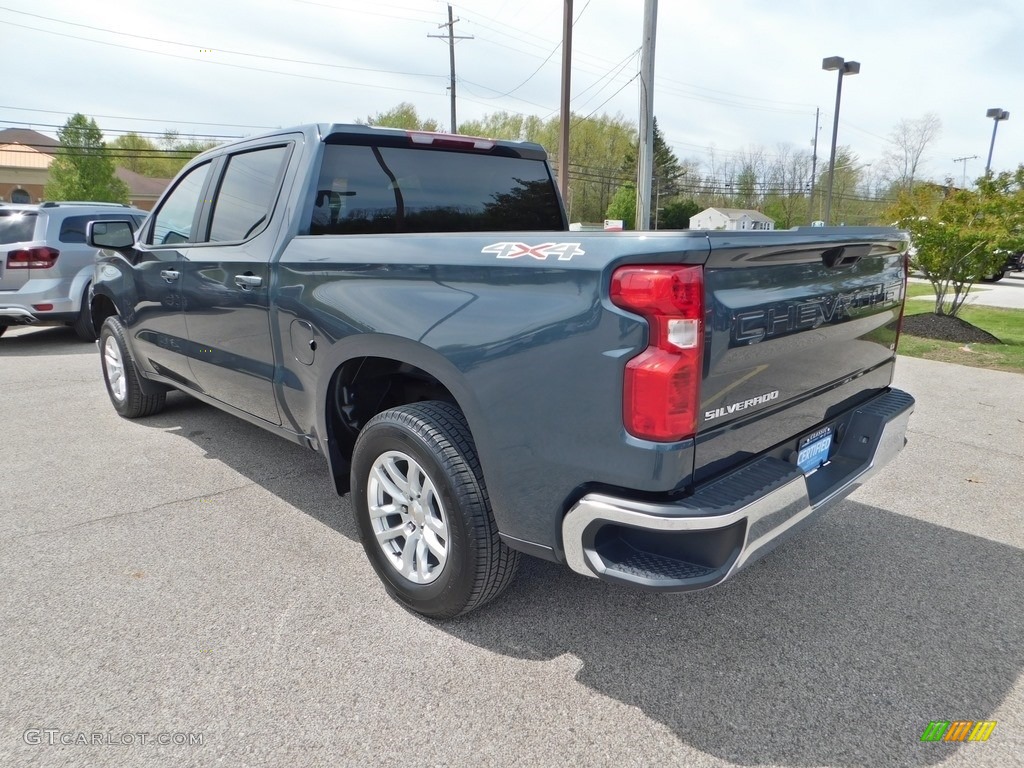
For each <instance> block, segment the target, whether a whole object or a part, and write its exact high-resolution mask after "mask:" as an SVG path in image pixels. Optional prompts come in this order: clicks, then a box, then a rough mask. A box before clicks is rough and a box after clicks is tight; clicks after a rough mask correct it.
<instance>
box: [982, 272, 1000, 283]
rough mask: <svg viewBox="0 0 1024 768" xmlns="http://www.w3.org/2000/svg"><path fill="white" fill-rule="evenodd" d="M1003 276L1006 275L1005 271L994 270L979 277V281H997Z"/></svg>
mask: <svg viewBox="0 0 1024 768" xmlns="http://www.w3.org/2000/svg"><path fill="white" fill-rule="evenodd" d="M1004 277H1006V273H1005V272H996V273H995V274H994V275H986V276H985V277H983V278H981V282H983V283H998V282H999V281H1000V280H1002V279H1003V278H1004Z"/></svg>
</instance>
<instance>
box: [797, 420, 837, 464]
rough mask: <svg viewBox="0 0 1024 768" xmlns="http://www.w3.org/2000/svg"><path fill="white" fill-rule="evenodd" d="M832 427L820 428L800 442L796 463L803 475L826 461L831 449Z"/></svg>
mask: <svg viewBox="0 0 1024 768" xmlns="http://www.w3.org/2000/svg"><path fill="white" fill-rule="evenodd" d="M832 432H833V430H832V427H831V426H828V427H822V428H821V429H819V430H817V431H816V432H813V433H811V434H810V435H808V436H807V437H805V438H803V439H802V440H801V441H800V448H799V450H798V451H797V455H796V463H797V466H798V467H800V469H802V470H803V472H804V474H808V473H810V472H813V471H814V470H816V469H817V468H818V467H820V466H821V465H822V464H824V463H825V462H826V461H827V460H828V452H829V450H830V449H831V448H832Z"/></svg>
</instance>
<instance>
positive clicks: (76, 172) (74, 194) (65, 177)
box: [43, 114, 128, 203]
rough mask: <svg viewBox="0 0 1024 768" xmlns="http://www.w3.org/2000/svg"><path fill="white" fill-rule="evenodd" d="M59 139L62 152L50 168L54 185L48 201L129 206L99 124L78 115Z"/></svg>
mask: <svg viewBox="0 0 1024 768" xmlns="http://www.w3.org/2000/svg"><path fill="white" fill-rule="evenodd" d="M57 138H58V139H60V148H59V149H58V150H57V156H56V157H54V159H53V162H52V163H51V164H50V182H49V183H48V184H47V185H46V189H45V190H44V192H43V195H44V197H46V198H47V199H48V200H97V201H102V202H114V203H126V202H128V186H127V185H126V184H125V183H124V182H123V181H121V180H120V179H119V178H117V176H115V175H114V161H113V160H112V159H111V158H110V156H109V155H108V153H107V148H106V145H105V144H104V143H103V134H102V133H101V132H100V129H99V126H97V125H96V121H95V120H92V119H91V118H88V117H86V116H85V115H82V114H75V115H74V116H72V117H70V118H68V121H67V122H66V123H64V126H63V127H62V128H61V129H60V130H59V131H57Z"/></svg>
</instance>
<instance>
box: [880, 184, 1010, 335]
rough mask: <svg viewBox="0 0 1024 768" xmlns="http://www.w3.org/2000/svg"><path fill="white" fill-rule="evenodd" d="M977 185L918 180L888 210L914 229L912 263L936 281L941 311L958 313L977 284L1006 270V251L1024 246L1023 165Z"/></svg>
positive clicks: (902, 224) (936, 295)
mask: <svg viewBox="0 0 1024 768" xmlns="http://www.w3.org/2000/svg"><path fill="white" fill-rule="evenodd" d="M977 187H978V188H977V190H971V191H968V190H964V189H955V188H953V187H952V186H950V187H949V188H946V189H943V188H941V187H937V186H936V185H934V184H918V185H916V186H915V187H914V189H913V190H907V191H905V192H904V193H903V194H901V195H900V197H899V199H898V201H897V202H896V203H895V204H894V205H893V206H892V207H891V208H890V209H889V211H888V215H889V216H890V217H891V219H894V220H896V221H897V223H898V224H899V226H901V227H903V228H904V229H907V230H909V231H910V233H911V237H912V238H913V250H912V254H913V256H912V258H911V265H912V267H913V268H914V269H916V270H918V271H919V272H921V273H922V274H923V275H924V276H925V277H926V278H927V279H928V281H929V282H930V283H931V284H932V288H933V289H934V290H935V309H934V312H935V314H937V315H951V316H956V315H957V314H958V313H959V312H960V309H961V308H962V307H963V304H964V301H966V299H967V296H968V295H969V293H970V290H971V287H972V286H973V285H974V283H975V282H977V281H978V280H979V279H981V278H984V277H986V276H988V275H992V274H995V273H998V272H1000V271H1001V269H1002V267H1003V264H1004V263H1005V261H1006V254H1005V252H1006V251H1017V250H1022V249H1024V165H1022V166H1020V167H1018V168H1017V170H1016V171H1015V172H1014V173H1009V172H1004V173H1001V174H999V175H998V176H995V177H988V178H984V177H983V178H981V179H979V180H978V182H977ZM1000 251H1002V253H1001V252H1000Z"/></svg>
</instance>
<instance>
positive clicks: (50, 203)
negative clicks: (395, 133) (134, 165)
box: [39, 200, 131, 208]
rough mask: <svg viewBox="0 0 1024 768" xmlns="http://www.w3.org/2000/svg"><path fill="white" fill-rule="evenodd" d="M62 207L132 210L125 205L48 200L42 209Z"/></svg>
mask: <svg viewBox="0 0 1024 768" xmlns="http://www.w3.org/2000/svg"><path fill="white" fill-rule="evenodd" d="M62 205H96V206H100V207H103V208H131V206H130V205H126V204H125V203H99V202H95V201H92V200H47V201H46V202H45V203H41V204H40V206H39V207H40V208H59V207H60V206H62Z"/></svg>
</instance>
